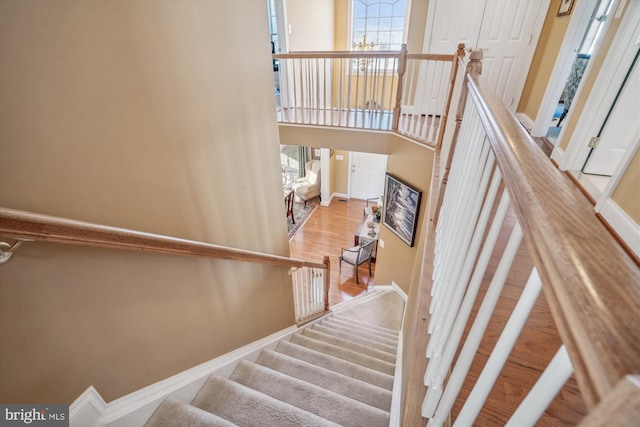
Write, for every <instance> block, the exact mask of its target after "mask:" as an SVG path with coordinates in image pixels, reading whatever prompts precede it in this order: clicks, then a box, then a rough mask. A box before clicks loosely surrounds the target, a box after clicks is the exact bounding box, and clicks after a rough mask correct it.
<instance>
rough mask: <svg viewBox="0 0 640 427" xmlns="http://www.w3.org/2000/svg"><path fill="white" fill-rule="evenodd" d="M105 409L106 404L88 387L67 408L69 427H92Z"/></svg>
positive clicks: (94, 390)
mask: <svg viewBox="0 0 640 427" xmlns="http://www.w3.org/2000/svg"><path fill="white" fill-rule="evenodd" d="M106 409H107V403H106V402H105V401H104V399H103V398H102V396H100V393H98V391H97V390H96V389H95V388H93V386H89V388H88V389H86V390H85V391H84V393H82V394H81V395H80V396H79V397H78V398H77V399H76V400H75V401H74V402H73V403H72V404H71V405H70V406H69V426H70V427H86V426H94V425H96V423H97V421H98V419H99V418H100V415H102V414H103V413H104V411H105V410H106Z"/></svg>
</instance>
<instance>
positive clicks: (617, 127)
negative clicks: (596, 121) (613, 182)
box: [583, 60, 640, 176]
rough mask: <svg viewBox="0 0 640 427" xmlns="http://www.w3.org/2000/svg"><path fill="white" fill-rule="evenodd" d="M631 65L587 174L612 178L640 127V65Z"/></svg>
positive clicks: (588, 163) (584, 170) (603, 129)
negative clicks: (639, 100) (639, 99)
mask: <svg viewBox="0 0 640 427" xmlns="http://www.w3.org/2000/svg"><path fill="white" fill-rule="evenodd" d="M638 62H640V61H637V60H636V62H635V64H634V65H632V68H631V70H630V71H629V75H628V77H627V79H626V83H624V86H623V87H622V89H621V90H620V93H619V96H618V97H617V100H614V105H612V107H611V110H610V112H609V115H608V117H607V118H605V122H604V123H603V125H602V126H601V130H600V135H599V136H600V141H599V142H598V146H597V147H596V148H595V149H594V150H593V151H592V153H591V155H590V156H589V158H588V160H587V162H586V164H585V167H584V169H583V172H584V173H588V174H594V175H606V176H611V175H613V172H614V171H615V169H616V166H618V163H619V162H620V160H622V157H623V156H624V153H625V151H626V149H627V147H628V146H629V144H630V143H631V140H632V138H633V135H634V134H635V132H636V130H637V129H638V127H640V102H638V98H639V97H640V65H638Z"/></svg>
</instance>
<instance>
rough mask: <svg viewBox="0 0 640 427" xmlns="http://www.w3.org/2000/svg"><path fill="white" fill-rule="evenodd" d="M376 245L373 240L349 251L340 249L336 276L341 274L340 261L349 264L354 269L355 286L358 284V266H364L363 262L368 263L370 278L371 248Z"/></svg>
mask: <svg viewBox="0 0 640 427" xmlns="http://www.w3.org/2000/svg"><path fill="white" fill-rule="evenodd" d="M375 244H376V241H375V240H372V241H370V242H369V243H367V244H365V245H362V246H354V247H353V248H349V249H344V248H343V249H342V250H341V253H340V257H339V258H338V260H339V263H338V274H342V261H344V262H346V263H347V264H351V265H353V266H354V267H355V269H356V284H358V285H359V284H360V280H359V279H358V266H360V264H364V263H365V262H368V263H369V277H371V255H372V253H373V247H374V245H375Z"/></svg>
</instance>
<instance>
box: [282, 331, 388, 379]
mask: <svg viewBox="0 0 640 427" xmlns="http://www.w3.org/2000/svg"><path fill="white" fill-rule="evenodd" d="M291 342H293V343H295V344H299V345H302V346H304V347H307V348H310V349H312V350H316V351H320V352H322V353H325V354H329V355H331V356H336V357H339V358H340V359H344V360H348V361H349V362H353V363H357V364H359V365H362V366H366V367H367V368H370V369H374V370H376V371H380V372H382V373H385V374H387V375H393V373H394V371H395V366H394V364H393V363H389V362H385V361H384V360H380V359H377V358H375V357H371V356H367V355H366V354H362V353H359V352H357V351H353V350H349V349H347V348H343V347H339V346H337V345H334V344H329V343H326V342H324V341H319V340H316V339H313V338H310V337H307V336H304V335H301V334H294V335H293V336H292V337H291Z"/></svg>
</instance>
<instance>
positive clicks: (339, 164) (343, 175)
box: [333, 150, 349, 194]
mask: <svg viewBox="0 0 640 427" xmlns="http://www.w3.org/2000/svg"><path fill="white" fill-rule="evenodd" d="M335 154H336V155H335V157H336V162H335V169H334V170H333V175H334V177H335V183H336V185H335V187H334V189H333V191H334V193H340V194H349V152H348V151H344V150H335ZM339 155H340V156H342V160H338V158H337V156H339Z"/></svg>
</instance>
